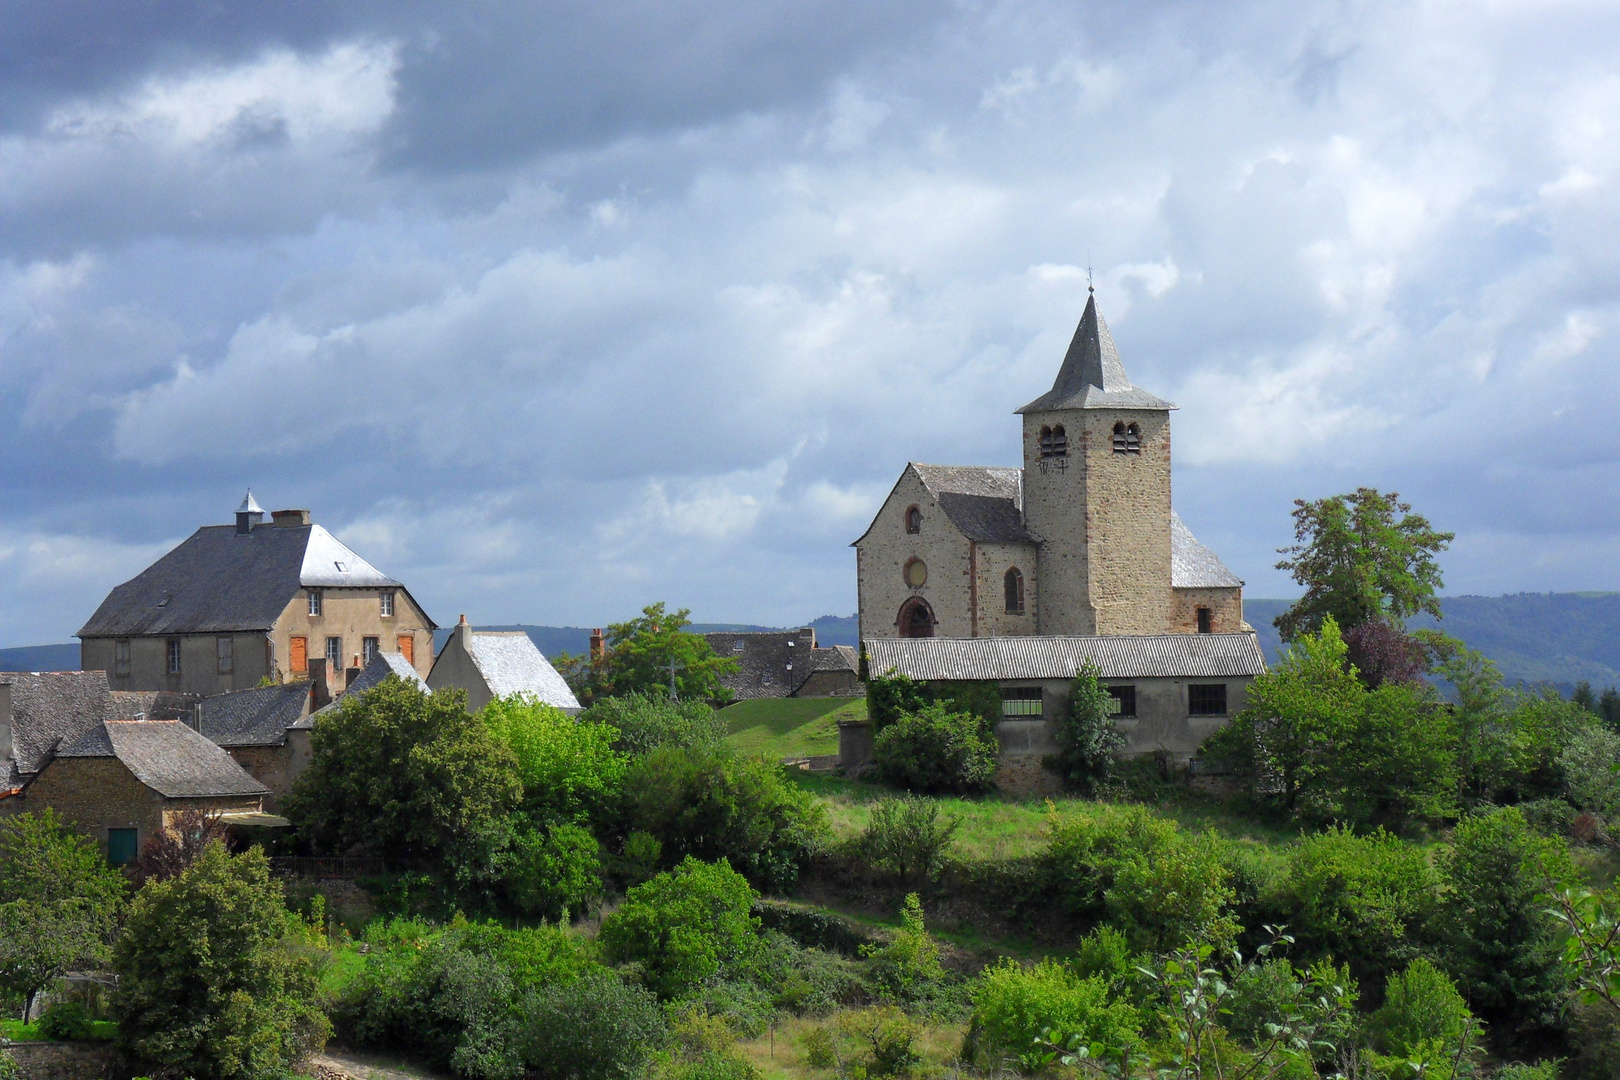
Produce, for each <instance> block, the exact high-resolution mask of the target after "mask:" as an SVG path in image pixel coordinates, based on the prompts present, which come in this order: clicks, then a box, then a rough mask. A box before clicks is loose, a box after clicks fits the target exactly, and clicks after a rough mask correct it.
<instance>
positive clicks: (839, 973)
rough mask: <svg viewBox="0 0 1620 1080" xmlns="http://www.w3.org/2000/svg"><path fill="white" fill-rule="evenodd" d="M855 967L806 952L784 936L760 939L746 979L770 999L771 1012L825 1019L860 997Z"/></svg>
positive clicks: (771, 932)
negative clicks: (782, 1011)
mask: <svg viewBox="0 0 1620 1080" xmlns="http://www.w3.org/2000/svg"><path fill="white" fill-rule="evenodd" d="M854 967H855V965H854V964H852V963H850V961H848V960H845V959H844V958H843V957H841V956H838V955H837V954H835V953H829V952H824V951H822V950H821V949H806V948H804V947H802V946H800V945H799V943H798V942H796V941H794V940H793V939H792V938H790V937H788V936H787V935H786V934H782V933H778V932H777V931H774V930H767V931H765V932H764V933H762V934H761V935H760V947H759V950H758V952H757V953H756V954H755V959H754V962H753V964H752V965H751V969H752V970H751V971H750V972H749V977H750V978H751V979H752V980H753V981H754V982H755V983H756V984H758V985H759V986H760V987H761V988H762V989H763V990H765V991H766V993H768V994H769V995H770V1004H771V1007H772V1008H773V1009H780V1010H785V1011H787V1012H791V1013H795V1014H797V1015H800V1016H805V1015H809V1016H825V1015H826V1014H828V1013H830V1012H832V1011H833V1010H834V1009H836V1008H837V1007H838V1006H840V1005H843V1004H846V1003H847V1002H850V1001H853V1000H855V999H856V998H857V997H859V996H860V995H861V990H862V984H861V978H860V975H859V974H858V973H857V972H856V971H855V970H854Z"/></svg>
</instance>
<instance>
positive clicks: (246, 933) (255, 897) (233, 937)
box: [113, 843, 330, 1080]
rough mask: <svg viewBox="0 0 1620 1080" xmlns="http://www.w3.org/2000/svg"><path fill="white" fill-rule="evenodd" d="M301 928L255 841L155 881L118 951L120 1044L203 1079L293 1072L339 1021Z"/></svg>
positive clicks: (133, 908)
mask: <svg viewBox="0 0 1620 1080" xmlns="http://www.w3.org/2000/svg"><path fill="white" fill-rule="evenodd" d="M303 933H304V932H303V930H302V927H300V926H299V925H298V924H297V922H296V920H294V919H293V917H292V916H291V915H289V914H288V912H287V910H286V908H285V907H284V906H283V900H282V892H281V886H280V885H279V884H277V883H276V882H273V881H272V880H271V879H270V868H269V864H268V863H266V861H265V858H264V855H263V853H262V852H261V851H260V850H259V849H257V848H255V849H254V850H252V851H250V852H248V853H247V854H245V855H239V856H235V857H232V856H230V855H228V854H226V852H225V848H224V846H223V845H221V844H217V843H216V844H213V845H211V846H210V847H209V848H208V849H207V850H206V851H205V852H204V853H203V854H202V856H201V857H200V858H199V859H198V860H197V861H196V862H194V863H193V864H192V865H191V866H190V867H188V868H187V869H186V870H185V871H183V872H182V873H181V874H180V876H179V877H176V878H173V879H171V880H169V881H158V882H152V883H150V884H148V885H147V886H146V887H144V888H143V889H141V891H140V893H139V895H137V896H136V898H135V902H134V903H133V904H132V905H130V910H129V917H128V919H127V920H126V921H125V924H124V930H123V934H122V936H121V937H120V938H119V940H118V944H117V946H116V948H115V949H114V952H113V970H114V971H115V972H116V973H117V974H118V989H117V991H116V992H115V994H114V996H113V1015H114V1018H115V1019H116V1020H117V1022H118V1045H119V1048H120V1049H121V1050H123V1051H124V1052H125V1053H126V1054H127V1055H128V1056H129V1057H131V1058H133V1059H134V1060H136V1061H138V1062H145V1063H148V1064H151V1065H155V1066H158V1067H160V1068H162V1069H164V1070H165V1071H167V1072H170V1073H173V1074H174V1075H179V1076H193V1077H198V1078H199V1080H213V1078H215V1077H233V1078H240V1080H259V1078H270V1077H279V1076H281V1075H283V1074H284V1073H285V1072H286V1071H287V1070H288V1068H289V1067H290V1066H291V1065H292V1064H293V1063H294V1062H296V1061H298V1060H300V1059H302V1058H303V1057H305V1056H307V1055H308V1054H309V1053H311V1052H312V1051H315V1050H318V1049H319V1048H320V1047H321V1046H322V1045H323V1044H324V1043H325V1042H326V1036H327V1034H328V1032H329V1030H330V1025H329V1024H328V1023H327V1020H326V1017H325V1016H324V1015H322V1013H321V1011H320V1009H319V1008H318V1007H317V1006H316V1004H315V1000H316V980H315V969H314V965H313V964H312V963H311V961H310V956H309V952H308V947H307V945H305V943H304V942H303V941H302V936H303Z"/></svg>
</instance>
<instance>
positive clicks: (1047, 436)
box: [1041, 424, 1069, 458]
mask: <svg viewBox="0 0 1620 1080" xmlns="http://www.w3.org/2000/svg"><path fill="white" fill-rule="evenodd" d="M1068 454H1069V434H1068V432H1066V431H1064V430H1063V425H1062V424H1058V425H1057V426H1055V427H1045V426H1044V425H1043V426H1042V427H1041V457H1043V458H1059V457H1067V456H1068Z"/></svg>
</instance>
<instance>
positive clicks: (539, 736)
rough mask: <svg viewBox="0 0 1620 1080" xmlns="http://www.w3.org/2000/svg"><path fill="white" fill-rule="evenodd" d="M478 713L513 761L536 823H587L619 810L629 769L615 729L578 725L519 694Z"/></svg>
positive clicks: (526, 809)
mask: <svg viewBox="0 0 1620 1080" xmlns="http://www.w3.org/2000/svg"><path fill="white" fill-rule="evenodd" d="M479 715H480V716H481V717H482V718H483V720H484V723H486V724H488V725H489V729H490V732H491V734H493V735H494V736H495V738H496V739H497V740H499V741H500V742H501V743H503V744H505V745H506V746H507V747H508V748H509V749H510V750H511V751H512V754H513V756H514V757H515V758H516V759H517V772H518V780H519V781H520V782H521V783H522V784H523V810H524V812H525V813H527V814H528V815H529V816H530V817H531V818H532V819H534V820H535V821H536V822H537V823H545V822H575V823H578V824H585V823H587V822H590V821H593V820H600V819H601V818H602V817H603V816H604V815H605V814H606V813H607V811H609V810H610V809H612V808H613V807H615V806H617V804H618V801H619V794H620V791H621V790H622V788H623V786H624V771H625V768H626V766H627V761H626V759H625V756H624V755H623V754H622V753H620V752H619V751H618V750H616V749H614V744H615V743H616V742H617V741H618V739H619V732H618V729H616V728H614V727H612V726H611V725H608V724H580V723H576V722H575V721H574V719H573V717H571V716H569V715H568V714H567V713H565V712H563V711H562V710H561V709H558V708H555V707H553V706H551V705H547V704H545V703H544V702H542V701H540V700H538V699H537V698H533V697H528V696H524V695H521V694H515V695H513V696H511V697H505V698H496V699H494V700H493V701H491V702H489V704H487V705H485V706H484V708H483V710H482V711H481V712H480V713H479Z"/></svg>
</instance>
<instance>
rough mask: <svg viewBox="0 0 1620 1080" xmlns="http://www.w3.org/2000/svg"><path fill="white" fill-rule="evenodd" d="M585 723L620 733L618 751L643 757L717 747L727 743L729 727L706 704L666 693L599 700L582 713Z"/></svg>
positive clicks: (580, 720)
mask: <svg viewBox="0 0 1620 1080" xmlns="http://www.w3.org/2000/svg"><path fill="white" fill-rule="evenodd" d="M579 722H580V723H582V724H601V725H605V726H607V727H611V728H613V729H614V730H616V731H617V732H618V737H617V738H616V739H615V740H614V742H613V746H614V749H616V750H619V751H620V752H622V753H625V754H629V755H630V756H631V757H641V756H642V755H644V754H648V753H651V752H652V751H653V750H656V749H657V748H658V747H660V746H680V747H691V748H699V749H703V748H711V749H712V748H713V747H716V746H719V745H720V744H721V743H723V742H725V741H726V735H727V734H728V728H727V724H726V721H725V719H724V718H723V717H721V715H720V713H719V712H718V711H716V710H715V709H713V708H712V707H710V705H709V704H708V702H705V701H671V700H669V695H668V694H665V693H661V692H660V693H657V694H624V695H621V696H619V697H610V698H598V699H597V700H596V701H595V702H594V703H593V704H592V705H591V707H590V708H588V709H586V710H585V711H584V712H583V713H581V714H580V717H579Z"/></svg>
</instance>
